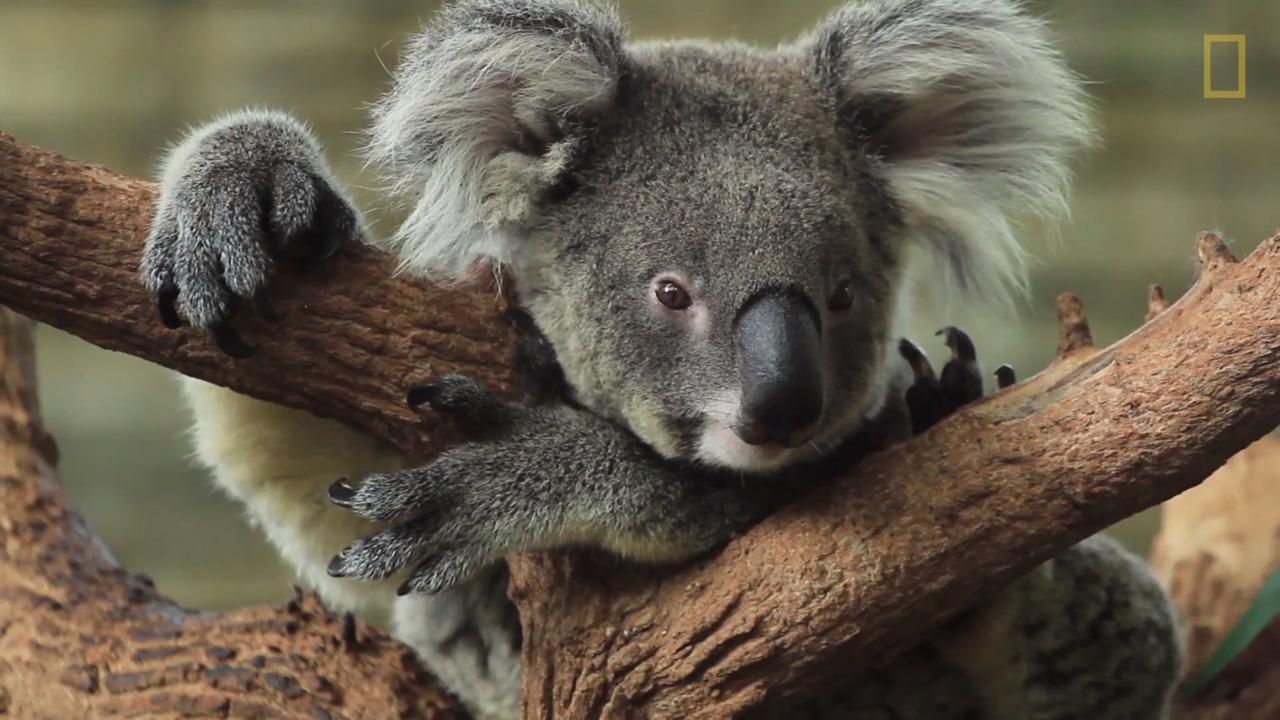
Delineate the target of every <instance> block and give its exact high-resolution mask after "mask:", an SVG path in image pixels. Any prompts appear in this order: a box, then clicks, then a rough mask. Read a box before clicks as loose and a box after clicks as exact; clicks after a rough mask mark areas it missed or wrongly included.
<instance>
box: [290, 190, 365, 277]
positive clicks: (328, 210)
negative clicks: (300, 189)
mask: <svg viewBox="0 0 1280 720" xmlns="http://www.w3.org/2000/svg"><path fill="white" fill-rule="evenodd" d="M311 183H312V188H313V192H314V193H315V212H314V215H313V217H312V222H311V224H310V225H309V226H308V227H307V228H306V229H305V230H304V231H303V232H302V233H301V235H300V236H299V241H298V242H299V245H300V246H301V247H300V250H301V252H302V258H303V259H304V260H307V261H311V262H320V261H323V260H328V259H329V258H331V257H333V255H334V253H336V252H338V250H339V249H341V248H342V244H343V243H345V242H346V241H348V240H351V239H354V238H357V237H358V236H359V234H360V221H359V218H358V217H357V216H356V212H355V210H354V209H353V208H352V207H351V205H350V204H349V203H347V201H346V200H343V199H342V197H341V196H339V195H338V193H337V192H336V191H335V190H334V189H333V188H332V187H330V186H329V184H328V183H327V182H325V181H324V180H322V179H320V178H312V179H311Z"/></svg>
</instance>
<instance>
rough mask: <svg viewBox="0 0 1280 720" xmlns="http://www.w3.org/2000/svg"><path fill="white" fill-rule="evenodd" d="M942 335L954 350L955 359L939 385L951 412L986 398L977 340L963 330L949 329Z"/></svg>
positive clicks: (942, 332) (953, 356)
mask: <svg viewBox="0 0 1280 720" xmlns="http://www.w3.org/2000/svg"><path fill="white" fill-rule="evenodd" d="M938 334H939V335H945V336H946V342H947V347H949V348H951V359H950V360H948V361H947V364H946V365H944V366H942V375H941V377H940V378H939V380H938V384H939V385H940V386H941V387H942V392H943V394H944V395H946V397H947V403H948V404H949V405H950V410H949V411H948V412H953V411H955V410H956V409H958V408H960V407H962V406H964V405H967V404H969V403H971V402H973V401H974V400H977V399H979V398H981V397H982V371H981V370H979V369H978V353H977V350H975V349H974V346H973V340H971V339H970V338H969V336H968V335H967V334H965V332H964V331H963V330H961V329H960V328H957V327H952V326H947V327H944V328H942V329H941V330H939V331H938Z"/></svg>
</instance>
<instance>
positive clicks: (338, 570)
mask: <svg viewBox="0 0 1280 720" xmlns="http://www.w3.org/2000/svg"><path fill="white" fill-rule="evenodd" d="M347 550H350V548H347ZM347 550H343V551H342V552H340V553H338V554H337V555H334V556H333V559H332V560H330V561H329V566H328V567H326V568H325V572H327V573H329V577H333V578H344V577H346V576H347V573H346V570H345V569H344V568H343V565H345V564H346V559H347Z"/></svg>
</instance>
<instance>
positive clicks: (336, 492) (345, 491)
mask: <svg viewBox="0 0 1280 720" xmlns="http://www.w3.org/2000/svg"><path fill="white" fill-rule="evenodd" d="M355 499H356V489H355V488H354V487H353V486H352V485H351V481H350V480H348V479H346V478H342V479H341V480H339V481H337V482H335V483H334V484H332V485H330V486H329V502H331V503H333V504H334V505H337V506H338V507H344V508H350V507H351V506H352V505H353V504H355Z"/></svg>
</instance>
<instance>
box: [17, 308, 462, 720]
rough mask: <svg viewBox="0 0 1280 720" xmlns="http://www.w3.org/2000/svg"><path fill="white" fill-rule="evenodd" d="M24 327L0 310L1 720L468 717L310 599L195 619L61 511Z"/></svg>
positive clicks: (361, 630) (381, 646)
mask: <svg viewBox="0 0 1280 720" xmlns="http://www.w3.org/2000/svg"><path fill="white" fill-rule="evenodd" d="M34 382H35V374H34V361H33V354H32V346H31V323H30V322H29V321H27V320H24V319H22V318H19V317H18V316H17V315H14V314H13V313H12V312H10V311H8V310H5V309H3V308H0V717H14V718H23V719H36V718H47V719H48V720H70V719H72V718H92V717H147V718H170V717H174V718H176V717H235V718H282V719H283V718H298V719H299V720H302V719H303V718H308V719H310V720H319V719H321V718H335V719H336V718H386V717H401V718H449V717H461V715H460V714H458V713H456V711H455V710H454V709H453V704H452V702H451V701H450V700H448V699H447V698H446V697H445V695H444V694H443V693H442V692H441V691H440V690H439V689H438V688H437V687H436V686H435V685H434V684H433V683H432V681H431V679H430V678H428V677H427V676H425V674H423V673H422V672H421V671H416V670H415V668H416V661H415V660H414V659H413V656H412V654H411V653H410V652H409V651H408V650H407V648H405V647H404V646H402V645H400V644H399V643H396V642H395V641H393V640H391V639H390V638H388V637H386V636H384V635H382V634H381V633H379V632H377V631H375V630H373V629H372V628H369V627H367V626H365V625H363V624H362V623H357V622H356V621H355V620H353V619H351V618H349V617H348V618H338V617H335V616H334V615H332V614H331V613H329V612H327V611H326V610H325V609H324V608H323V607H321V606H320V603H319V601H318V600H317V599H316V598H315V597H314V596H313V595H310V594H306V593H301V592H296V593H295V597H294V599H293V600H291V601H289V603H288V604H287V605H285V606H284V607H283V608H250V609H247V610H240V611H236V612H232V613H226V614H223V615H213V614H208V613H199V612H194V611H191V610H187V609H185V608H182V607H179V606H178V605H176V604H174V603H173V602H171V601H169V600H166V599H165V598H163V597H161V596H160V595H159V594H158V593H157V592H156V590H155V586H154V585H153V584H152V583H151V581H150V580H148V579H147V578H145V577H143V576H140V575H131V574H129V573H126V572H125V571H124V570H122V569H121V568H120V567H119V566H118V565H117V564H116V562H115V560H114V559H113V558H112V557H111V554H110V552H109V551H108V550H107V549H106V548H105V547H104V546H103V545H102V544H101V543H100V542H99V541H98V540H97V539H96V538H95V537H94V536H93V534H92V533H91V532H90V531H89V529H88V528H87V526H86V525H85V524H84V521H83V520H82V519H81V518H80V517H79V516H77V515H76V514H75V513H74V512H71V511H70V510H68V509H67V502H66V498H65V497H64V496H63V494H62V490H61V488H60V487H59V486H58V484H57V482H56V480H55V479H54V475H53V467H54V465H55V463H56V455H57V451H56V449H55V445H54V443H53V441H52V440H51V439H50V437H49V435H48V434H46V432H45V430H44V428H43V427H42V426H41V424H40V416H39V412H38V409H37V407H36V393H35V386H34Z"/></svg>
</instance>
